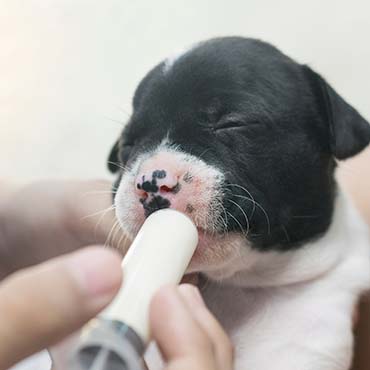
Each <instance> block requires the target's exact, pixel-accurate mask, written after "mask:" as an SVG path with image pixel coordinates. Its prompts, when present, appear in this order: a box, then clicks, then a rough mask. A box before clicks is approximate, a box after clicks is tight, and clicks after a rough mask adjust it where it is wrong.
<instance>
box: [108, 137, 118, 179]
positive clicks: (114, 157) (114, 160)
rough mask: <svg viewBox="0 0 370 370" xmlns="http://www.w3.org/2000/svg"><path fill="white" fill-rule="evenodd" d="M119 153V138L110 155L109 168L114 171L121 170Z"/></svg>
mask: <svg viewBox="0 0 370 370" xmlns="http://www.w3.org/2000/svg"><path fill="white" fill-rule="evenodd" d="M118 154H119V140H117V141H116V142H115V143H114V145H113V148H112V149H111V151H110V153H109V157H108V162H107V166H108V170H109V171H110V172H112V173H116V172H117V171H118V170H119V168H120V167H119V163H118Z"/></svg>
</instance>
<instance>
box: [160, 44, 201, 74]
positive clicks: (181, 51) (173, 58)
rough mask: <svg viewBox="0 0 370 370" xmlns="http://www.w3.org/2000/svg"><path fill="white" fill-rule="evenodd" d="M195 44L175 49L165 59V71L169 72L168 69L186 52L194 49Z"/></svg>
mask: <svg viewBox="0 0 370 370" xmlns="http://www.w3.org/2000/svg"><path fill="white" fill-rule="evenodd" d="M194 47H195V45H192V46H188V47H184V48H181V49H179V50H177V51H175V52H174V53H173V54H171V55H170V56H169V57H168V58H167V59H166V60H165V61H164V66H163V72H164V73H168V71H169V70H170V69H171V68H172V67H173V65H174V64H175V63H176V62H177V61H178V60H179V59H180V58H181V57H183V56H184V55H185V54H186V53H188V52H189V51H190V50H192V49H194Z"/></svg>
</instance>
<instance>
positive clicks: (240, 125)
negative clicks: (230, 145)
mask: <svg viewBox="0 0 370 370" xmlns="http://www.w3.org/2000/svg"><path fill="white" fill-rule="evenodd" d="M257 125H259V122H258V121H253V120H250V119H245V118H244V117H241V116H239V115H230V116H224V117H222V118H221V119H220V120H219V121H218V122H217V123H216V124H215V126H214V130H215V131H221V130H233V129H247V128H250V127H253V126H257Z"/></svg>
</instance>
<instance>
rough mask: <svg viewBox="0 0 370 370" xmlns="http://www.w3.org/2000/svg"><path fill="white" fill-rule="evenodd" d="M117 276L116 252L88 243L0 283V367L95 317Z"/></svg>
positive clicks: (117, 281) (118, 282)
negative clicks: (85, 246)
mask: <svg viewBox="0 0 370 370" xmlns="http://www.w3.org/2000/svg"><path fill="white" fill-rule="evenodd" d="M121 280H122V273H121V262H120V257H119V256H118V254H117V253H115V252H113V251H110V250H108V249H104V248H99V247H90V248H86V249H83V250H81V251H78V252H74V253H72V254H70V255H67V256H63V257H58V258H56V259H54V260H51V261H48V262H46V263H43V264H41V265H38V266H36V267H32V268H28V269H25V270H21V271H19V272H17V273H15V274H14V275H11V276H9V277H8V278H6V279H5V280H4V281H3V282H2V283H1V284H0V343H1V346H0V370H5V369H8V368H9V367H10V366H12V365H13V364H15V363H17V362H18V361H20V360H21V359H23V358H25V357H27V356H29V355H31V354H33V353H36V352H38V351H40V350H42V349H44V348H46V347H48V346H51V345H53V344H55V343H56V342H58V341H59V340H60V339H62V338H64V337H66V336H67V335H69V334H71V333H72V332H74V331H75V330H77V329H78V328H80V327H81V326H82V325H83V324H85V323H86V322H87V321H88V320H89V319H91V318H92V317H94V316H96V315H97V314H98V313H99V312H100V311H101V310H102V309H103V308H104V307H105V306H106V305H107V304H108V303H109V302H110V301H111V300H112V299H113V297H114V295H115V294H116V293H117V291H118V289H119V287H120V285H121Z"/></svg>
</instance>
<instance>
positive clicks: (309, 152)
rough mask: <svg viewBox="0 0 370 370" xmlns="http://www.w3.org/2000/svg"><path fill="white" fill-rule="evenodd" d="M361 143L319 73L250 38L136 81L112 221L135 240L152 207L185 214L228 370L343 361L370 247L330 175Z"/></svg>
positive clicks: (327, 367) (307, 368)
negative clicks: (226, 347)
mask: <svg viewBox="0 0 370 370" xmlns="http://www.w3.org/2000/svg"><path fill="white" fill-rule="evenodd" d="M369 142H370V126H369V124H368V122H366V121H365V119H364V118H363V117H361V115H360V114H359V113H358V112H357V111H356V110H355V109H354V108H353V107H351V106H350V105H349V104H348V103H346V102H345V101H344V100H343V99H342V98H341V97H340V96H339V95H338V94H337V93H336V92H335V91H334V90H333V88H332V87H330V86H329V85H328V83H327V82H325V80H324V79H323V78H322V77H320V76H319V75H318V74H317V73H315V72H314V71H312V70H311V69H310V68H309V67H308V66H307V65H301V64H298V63H296V62H294V61H293V60H292V59H290V58H289V57H287V56H286V55H284V54H283V53H281V52H280V51H278V50H277V49H276V48H275V47H273V46H271V45H269V44H267V43H264V42H261V41H258V40H254V39H246V38H239V37H227V38H217V39H213V40H210V41H206V42H201V43H199V44H197V45H196V46H194V47H193V48H191V49H189V50H187V51H184V52H183V53H182V54H179V55H176V56H174V57H171V58H169V59H167V60H165V61H163V62H162V63H160V64H159V65H157V66H156V67H155V68H153V69H152V70H151V71H150V72H149V73H148V74H147V75H146V76H145V78H144V79H143V80H142V81H141V83H140V84H139V86H138V88H137V90H136V92H135V96H134V99H133V113H132V116H131V118H130V120H129V122H128V123H127V125H126V126H125V128H124V130H123V133H122V135H121V136H120V138H119V140H118V141H117V143H116V144H115V145H114V147H113V149H112V152H111V154H110V158H109V168H110V170H111V171H112V172H115V173H116V174H117V181H116V184H115V198H114V203H115V206H116V214H117V218H118V220H119V222H120V224H121V226H122V228H123V229H124V230H125V231H126V232H127V233H128V234H129V235H131V236H132V237H134V236H135V235H136V233H137V232H138V230H139V228H140V226H141V225H142V223H143V222H144V220H145V218H146V217H148V216H149V215H150V214H151V213H153V212H155V211H156V210H158V209H162V208H174V209H177V210H179V211H181V212H183V213H185V214H187V215H188V216H189V217H191V218H192V220H193V221H194V222H195V224H196V226H197V227H198V231H199V239H200V241H199V245H198V247H197V250H196V253H195V255H194V257H193V259H192V261H191V263H190V266H189V268H188V272H189V273H193V272H197V273H201V274H202V276H203V277H205V279H207V283H206V284H205V286H204V287H203V289H202V294H203V296H204V298H205V300H206V302H207V305H208V306H209V308H210V309H211V311H212V312H213V313H214V314H215V315H216V317H217V318H218V319H219V320H220V322H221V323H222V325H223V326H224V328H225V329H226V330H227V332H228V334H229V335H230V337H231V338H232V341H233V343H234V346H235V368H236V369H237V370H241V369H253V370H266V369H271V368H273V369H274V370H346V369H348V368H349V367H350V363H351V355H352V346H353V336H352V314H353V311H354V308H355V305H356V302H357V300H358V297H359V295H360V294H361V293H362V292H363V291H365V290H366V289H367V288H369V286H370V245H369V240H368V232H367V228H366V226H365V224H364V223H363V221H362V220H361V219H360V218H359V216H358V215H357V213H356V211H355V210H354V207H353V206H352V205H351V203H350V202H349V200H348V199H347V198H346V196H345V195H344V194H343V193H342V191H341V190H340V189H339V187H338V185H337V183H336V181H335V176H334V175H335V169H336V166H337V161H338V160H345V159H346V158H349V157H352V156H354V155H355V154H357V153H359V152H360V151H361V150H362V149H364V148H365V147H366V146H367V145H368V143H369ZM175 247H176V246H174V248H175ZM149 365H151V364H150V363H149Z"/></svg>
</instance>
